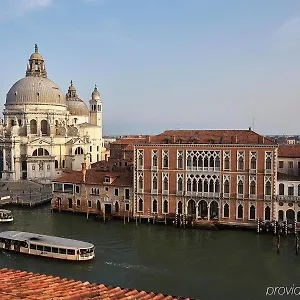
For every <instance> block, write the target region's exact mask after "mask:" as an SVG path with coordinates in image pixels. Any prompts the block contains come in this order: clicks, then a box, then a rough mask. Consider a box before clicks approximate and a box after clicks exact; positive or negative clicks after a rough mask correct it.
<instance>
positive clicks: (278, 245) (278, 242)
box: [277, 231, 280, 254]
mask: <svg viewBox="0 0 300 300" xmlns="http://www.w3.org/2000/svg"><path fill="white" fill-rule="evenodd" d="M279 249H280V232H279V231H278V235H277V253H278V254H279V252H280V250H279Z"/></svg>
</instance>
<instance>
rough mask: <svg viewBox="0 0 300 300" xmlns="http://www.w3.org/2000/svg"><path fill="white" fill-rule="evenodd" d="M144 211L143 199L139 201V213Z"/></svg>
mask: <svg viewBox="0 0 300 300" xmlns="http://www.w3.org/2000/svg"><path fill="white" fill-rule="evenodd" d="M143 211H144V201H143V199H141V198H140V199H139V201H138V212H143Z"/></svg>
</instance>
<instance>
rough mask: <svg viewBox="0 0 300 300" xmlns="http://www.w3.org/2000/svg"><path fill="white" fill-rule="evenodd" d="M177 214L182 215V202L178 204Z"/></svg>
mask: <svg viewBox="0 0 300 300" xmlns="http://www.w3.org/2000/svg"><path fill="white" fill-rule="evenodd" d="M177 214H179V215H182V201H178V203H177Z"/></svg>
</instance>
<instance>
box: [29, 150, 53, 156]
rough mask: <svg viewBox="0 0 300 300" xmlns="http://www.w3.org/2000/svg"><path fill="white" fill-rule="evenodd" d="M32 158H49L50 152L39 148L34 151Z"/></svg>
mask: <svg viewBox="0 0 300 300" xmlns="http://www.w3.org/2000/svg"><path fill="white" fill-rule="evenodd" d="M32 156H49V151H48V150H46V149H44V148H38V149H36V150H34V151H33V153H32Z"/></svg>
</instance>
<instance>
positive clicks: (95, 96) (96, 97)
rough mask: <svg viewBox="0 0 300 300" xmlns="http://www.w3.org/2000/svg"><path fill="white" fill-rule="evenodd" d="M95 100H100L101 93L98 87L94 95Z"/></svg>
mask: <svg viewBox="0 0 300 300" xmlns="http://www.w3.org/2000/svg"><path fill="white" fill-rule="evenodd" d="M92 99H93V100H100V93H99V92H98V89H97V86H96V85H95V88H94V91H93V93H92Z"/></svg>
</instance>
